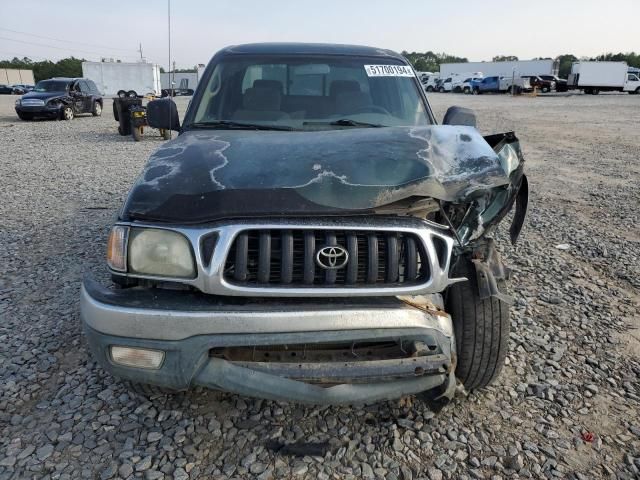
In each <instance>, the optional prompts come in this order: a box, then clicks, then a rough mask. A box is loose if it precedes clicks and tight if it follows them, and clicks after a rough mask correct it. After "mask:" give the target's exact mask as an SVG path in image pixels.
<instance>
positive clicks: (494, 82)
mask: <svg viewBox="0 0 640 480" xmlns="http://www.w3.org/2000/svg"><path fill="white" fill-rule="evenodd" d="M498 81H499V80H498V77H487V78H485V79H484V80H482V90H483V91H485V92H495V91H497V90H498V89H499V87H500V86H499V85H498Z"/></svg>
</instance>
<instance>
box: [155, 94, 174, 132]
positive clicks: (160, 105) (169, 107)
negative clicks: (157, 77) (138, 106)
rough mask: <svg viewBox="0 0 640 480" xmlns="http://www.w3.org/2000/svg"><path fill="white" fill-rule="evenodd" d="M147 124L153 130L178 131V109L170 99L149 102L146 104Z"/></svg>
mask: <svg viewBox="0 0 640 480" xmlns="http://www.w3.org/2000/svg"><path fill="white" fill-rule="evenodd" d="M147 123H148V124H149V126H150V127H153V128H162V129H164V130H175V131H176V132H177V131H179V130H180V119H179V118H178V107H177V106H176V104H175V102H174V101H173V100H171V99H170V98H162V99H159V100H151V101H150V102H149V103H148V104H147Z"/></svg>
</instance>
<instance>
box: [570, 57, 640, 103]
mask: <svg viewBox="0 0 640 480" xmlns="http://www.w3.org/2000/svg"><path fill="white" fill-rule="evenodd" d="M568 86H569V88H570V89H572V90H583V91H584V93H591V94H593V95H597V94H598V93H600V92H629V93H632V94H640V78H638V76H637V75H636V74H634V73H629V66H628V65H627V63H626V62H575V63H574V64H573V65H572V66H571V74H570V75H569V81H568Z"/></svg>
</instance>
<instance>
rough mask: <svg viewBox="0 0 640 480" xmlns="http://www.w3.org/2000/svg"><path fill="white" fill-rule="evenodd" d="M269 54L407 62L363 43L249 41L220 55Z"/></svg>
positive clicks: (223, 50) (397, 55) (401, 57)
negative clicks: (374, 58)
mask: <svg viewBox="0 0 640 480" xmlns="http://www.w3.org/2000/svg"><path fill="white" fill-rule="evenodd" d="M236 54H249V55H250V54H257V55H260V54H267V55H286V54H294V55H296V54H299V55H353V56H356V55H358V56H367V57H382V58H385V57H386V58H394V59H396V60H401V61H403V62H406V60H405V58H404V57H403V56H402V55H400V54H399V53H396V52H394V51H392V50H386V49H382V48H376V47H366V46H361V45H342V44H332V43H276V42H274V43H248V44H244V45H232V46H229V47H225V48H223V49H222V50H220V51H219V52H218V53H217V54H216V56H218V55H236Z"/></svg>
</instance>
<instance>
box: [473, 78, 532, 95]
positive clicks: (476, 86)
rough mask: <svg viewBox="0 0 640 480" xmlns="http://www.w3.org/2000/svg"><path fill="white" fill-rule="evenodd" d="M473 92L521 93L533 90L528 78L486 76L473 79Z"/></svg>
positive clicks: (477, 93) (476, 93) (475, 93)
mask: <svg viewBox="0 0 640 480" xmlns="http://www.w3.org/2000/svg"><path fill="white" fill-rule="evenodd" d="M470 83H471V93H473V94H474V95H479V94H481V93H512V92H515V93H520V92H526V91H529V90H531V85H530V83H529V79H528V78H515V79H513V78H510V77H501V76H492V77H485V78H483V79H481V80H471V82H470Z"/></svg>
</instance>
